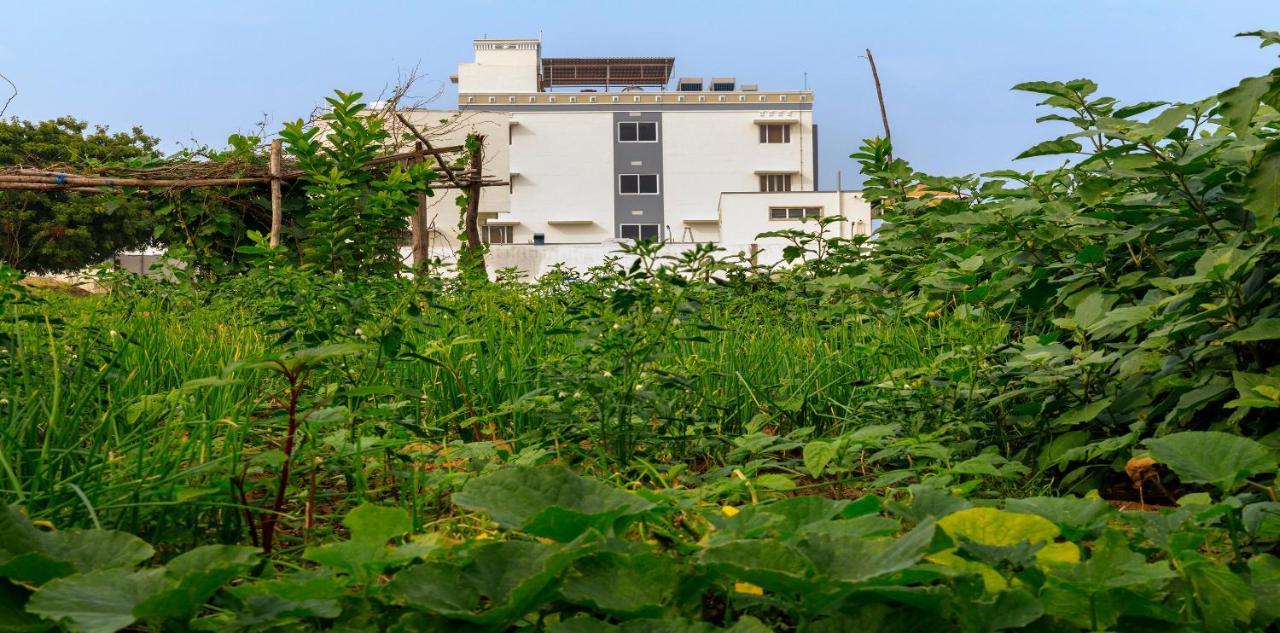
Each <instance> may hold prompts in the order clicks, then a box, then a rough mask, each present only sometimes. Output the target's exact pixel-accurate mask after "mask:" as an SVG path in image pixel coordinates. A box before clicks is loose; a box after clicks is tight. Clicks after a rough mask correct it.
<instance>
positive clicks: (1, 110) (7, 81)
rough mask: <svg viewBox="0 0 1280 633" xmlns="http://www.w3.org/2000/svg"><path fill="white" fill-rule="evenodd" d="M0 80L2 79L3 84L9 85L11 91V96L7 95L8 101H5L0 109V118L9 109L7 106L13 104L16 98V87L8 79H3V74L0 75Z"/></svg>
mask: <svg viewBox="0 0 1280 633" xmlns="http://www.w3.org/2000/svg"><path fill="white" fill-rule="evenodd" d="M0 79H3V80H4V81H5V83H7V84H9V87H10V88H12V89H13V94H11V95H9V98H8V99H5V101H4V107H0V117H3V116H4V113H5V111H6V110H8V109H9V104H10V103H13V100H14V99H17V98H18V86H17V84H15V83H13V81H11V80H10V79H9V78H8V77H5V76H4V74H3V73H0Z"/></svg>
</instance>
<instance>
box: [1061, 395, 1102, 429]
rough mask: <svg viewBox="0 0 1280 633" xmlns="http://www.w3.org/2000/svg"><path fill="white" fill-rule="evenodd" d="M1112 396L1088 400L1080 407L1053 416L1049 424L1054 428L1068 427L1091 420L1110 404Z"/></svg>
mask: <svg viewBox="0 0 1280 633" xmlns="http://www.w3.org/2000/svg"><path fill="white" fill-rule="evenodd" d="M1111 402H1112V398H1103V399H1101V400H1098V401H1095V402H1090V403H1089V404H1086V405H1084V406H1081V407H1076V408H1074V409H1071V410H1069V411H1067V412H1066V413H1063V414H1062V415H1059V416H1058V417H1056V418H1054V419H1053V421H1052V422H1050V423H1049V424H1050V425H1051V426H1053V427H1055V428H1070V427H1073V426H1077V425H1080V424H1084V423H1085V422H1092V421H1093V420H1094V419H1095V418H1097V417H1098V415H1099V414H1101V413H1102V412H1103V411H1106V410H1107V407H1109V406H1111Z"/></svg>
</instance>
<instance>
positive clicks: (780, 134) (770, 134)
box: [760, 123, 791, 143]
mask: <svg viewBox="0 0 1280 633" xmlns="http://www.w3.org/2000/svg"><path fill="white" fill-rule="evenodd" d="M760 142H761V143H790V142H791V126H790V125H788V124H786V123H768V124H765V125H761V126H760Z"/></svg>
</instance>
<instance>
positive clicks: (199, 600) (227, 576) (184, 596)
mask: <svg viewBox="0 0 1280 633" xmlns="http://www.w3.org/2000/svg"><path fill="white" fill-rule="evenodd" d="M257 561H258V550H257V549H255V548H252V547H242V546H238V545H204V546H201V547H197V548H195V549H193V550H191V551H189V552H186V553H184V554H182V555H180V556H178V557H177V558H174V559H173V560H171V561H169V564H167V565H165V567H164V577H165V580H166V581H167V582H166V584H167V586H166V587H165V588H164V589H162V590H160V591H157V592H156V593H154V594H152V595H151V596H149V597H148V598H147V599H145V600H143V601H142V602H141V603H139V604H138V606H136V607H134V609H133V614H134V615H135V616H137V617H138V618H140V619H143V620H157V619H164V618H172V619H174V620H177V621H180V622H185V621H187V620H190V619H191V618H192V617H194V616H195V615H196V614H197V613H199V612H200V609H202V608H203V607H204V605H205V603H206V602H208V601H209V598H211V597H212V596H213V594H215V593H217V592H218V590H219V589H220V588H222V586H223V585H226V584H227V583H229V582H231V581H232V580H233V579H235V578H236V577H238V576H240V575H242V574H244V573H245V572H247V571H248V570H249V569H250V568H251V567H252V566H253V565H254V564H255V563H257Z"/></svg>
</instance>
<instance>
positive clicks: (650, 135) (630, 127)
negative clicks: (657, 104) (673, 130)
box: [618, 121, 658, 143]
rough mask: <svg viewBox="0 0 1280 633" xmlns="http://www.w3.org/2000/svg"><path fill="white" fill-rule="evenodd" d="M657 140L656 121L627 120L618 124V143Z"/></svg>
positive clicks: (651, 141)
mask: <svg viewBox="0 0 1280 633" xmlns="http://www.w3.org/2000/svg"><path fill="white" fill-rule="evenodd" d="M657 140H658V123H657V121H628V122H625V123H619V124H618V142H619V143H653V142H655V141H657Z"/></svg>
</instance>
